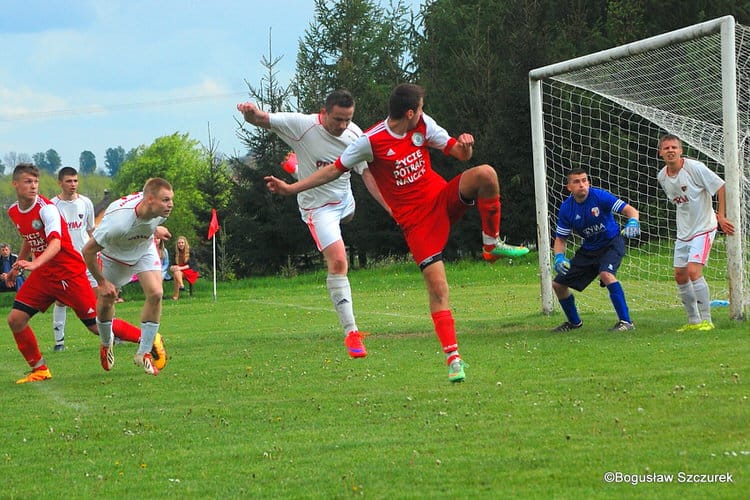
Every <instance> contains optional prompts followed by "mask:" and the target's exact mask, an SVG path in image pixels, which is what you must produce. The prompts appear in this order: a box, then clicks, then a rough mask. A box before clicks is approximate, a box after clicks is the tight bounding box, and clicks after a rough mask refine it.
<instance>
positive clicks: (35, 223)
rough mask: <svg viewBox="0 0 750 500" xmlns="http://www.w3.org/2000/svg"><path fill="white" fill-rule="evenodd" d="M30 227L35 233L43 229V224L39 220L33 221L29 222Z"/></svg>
mask: <svg viewBox="0 0 750 500" xmlns="http://www.w3.org/2000/svg"><path fill="white" fill-rule="evenodd" d="M31 227H33V228H34V229H36V230H37V231H39V230H40V229H41V228H43V227H44V224H42V221H41V220H39V219H34V220H33V221H31Z"/></svg>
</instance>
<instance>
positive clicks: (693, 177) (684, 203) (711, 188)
mask: <svg viewBox="0 0 750 500" xmlns="http://www.w3.org/2000/svg"><path fill="white" fill-rule="evenodd" d="M656 178H657V180H658V181H659V184H661V187H662V188H663V189H664V192H665V193H666V195H667V198H668V199H669V201H670V202H672V203H673V204H674V205H675V206H676V210H677V217H676V218H677V239H678V240H684V241H687V240H690V239H692V238H694V237H695V236H696V235H699V234H702V233H706V232H709V231H713V230H714V229H716V226H717V221H716V213H715V212H714V207H713V196H714V195H715V194H716V191H718V190H719V189H720V188H721V186H723V185H724V180H723V179H722V178H721V177H719V176H718V175H717V174H716V173H715V172H714V171H713V170H711V169H709V168H708V167H707V166H706V165H705V164H704V163H702V162H700V161H698V160H693V159H690V158H684V161H683V164H682V168H681V169H680V170H679V171H678V172H677V175H675V176H674V177H672V176H670V175H669V174H668V173H667V167H664V168H662V169H661V170H660V171H659V173H658V174H657V176H656Z"/></svg>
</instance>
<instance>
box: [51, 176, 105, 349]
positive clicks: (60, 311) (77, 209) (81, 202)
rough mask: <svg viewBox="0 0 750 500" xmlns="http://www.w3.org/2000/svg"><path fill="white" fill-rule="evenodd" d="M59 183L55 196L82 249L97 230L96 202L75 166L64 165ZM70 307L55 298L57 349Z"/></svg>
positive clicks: (72, 236) (76, 244)
mask: <svg viewBox="0 0 750 500" xmlns="http://www.w3.org/2000/svg"><path fill="white" fill-rule="evenodd" d="M57 184H58V186H60V194H58V195H57V196H55V197H54V198H52V200H50V201H52V203H54V204H55V205H56V206H57V208H58V210H60V213H61V214H62V216H63V218H64V219H65V222H66V223H67V224H68V232H69V233H70V239H71V240H72V241H73V247H75V249H76V250H78V252H80V251H81V249H82V248H83V245H84V244H85V243H86V242H87V241H88V240H89V238H90V237H91V233H92V232H93V231H94V204H93V203H92V202H91V200H90V199H89V198H87V197H86V196H84V195H82V194H80V193H79V192H78V172H77V171H76V169H74V168H73V167H63V168H61V169H60V171H59V172H58V173H57ZM86 276H87V277H88V279H89V283H91V286H92V287H96V281H95V280H94V277H93V276H91V273H89V272H88V271H87V272H86ZM67 310H68V308H67V307H66V306H65V304H63V303H62V302H60V301H58V302H55V307H54V309H53V310H52V331H53V334H54V337H55V346H54V348H53V349H54V351H55V352H60V351H64V350H65V322H66V319H67Z"/></svg>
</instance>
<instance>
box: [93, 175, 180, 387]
mask: <svg viewBox="0 0 750 500" xmlns="http://www.w3.org/2000/svg"><path fill="white" fill-rule="evenodd" d="M173 198H174V192H173V191H172V186H171V185H170V184H169V182H167V181H166V180H164V179H161V178H151V179H149V180H148V181H146V184H145V185H144V187H143V191H142V192H140V193H135V194H132V195H129V196H125V197H123V198H120V199H119V200H117V201H115V202H113V203H112V204H110V205H109V207H107V210H106V212H105V213H104V217H103V218H102V220H101V221H100V222H99V225H98V226H97V227H96V229H94V233H93V235H92V236H91V239H89V241H88V242H87V243H86V245H84V247H83V259H84V260H85V261H86V266H87V267H88V269H89V271H90V272H91V274H92V275H93V276H94V279H96V282H97V283H98V285H99V286H98V287H97V288H96V294H97V301H96V323H97V325H98V326H99V336H100V338H101V342H102V350H106V351H107V355H108V359H111V361H112V363H114V352H113V348H112V346H113V335H112V319H113V317H114V314H115V300H116V299H117V289H118V288H119V287H121V286H123V285H125V284H127V283H128V282H130V280H131V278H132V276H133V275H134V274H135V275H137V276H138V283H140V285H141V288H142V289H143V294H144V296H145V298H146V300H145V303H144V305H143V309H142V310H141V340H140V343H139V345H138V350H137V352H136V354H135V357H134V358H133V361H134V362H135V364H136V365H139V366H141V367H142V368H143V370H144V371H145V372H146V373H147V374H149V375H156V374H158V373H159V368H158V367H157V365H155V364H154V359H153V357H152V354H151V350H152V348H153V347H154V338H155V337H156V334H157V331H158V330H159V322H160V321H161V309H162V295H163V293H164V292H163V290H162V275H161V258H160V257H159V253H158V250H157V247H156V245H155V244H154V238H156V239H159V240H163V239H168V238H170V237H171V236H172V235H171V234H170V232H169V230H168V229H167V228H166V227H164V226H162V225H161V223H162V222H164V221H165V220H166V219H167V217H169V214H170V212H171V211H172V207H173ZM98 256H101V268H100V267H99V262H98ZM164 361H166V355H165V359H164Z"/></svg>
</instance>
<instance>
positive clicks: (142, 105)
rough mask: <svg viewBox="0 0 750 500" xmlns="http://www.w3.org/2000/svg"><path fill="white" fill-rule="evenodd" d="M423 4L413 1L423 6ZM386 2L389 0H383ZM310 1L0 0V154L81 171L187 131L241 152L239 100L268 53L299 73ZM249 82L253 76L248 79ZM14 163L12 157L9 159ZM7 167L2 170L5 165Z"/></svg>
mask: <svg viewBox="0 0 750 500" xmlns="http://www.w3.org/2000/svg"><path fill="white" fill-rule="evenodd" d="M420 3H421V2H420V1H418V0H414V1H409V2H406V4H407V5H411V6H412V9H414V10H415V11H416V10H418V8H419V7H418V6H419V5H420ZM381 4H382V5H384V6H385V5H388V3H387V0H384V1H382V2H381ZM313 7H314V5H313V1H312V0H251V1H247V0H245V1H242V0H235V1H230V0H203V1H199V0H160V1H158V2H154V1H144V0H127V1H120V0H0V159H3V160H5V157H6V154H8V153H9V152H15V153H18V154H21V153H25V154H28V155H29V156H32V155H33V154H35V153H38V152H46V151H47V150H48V149H54V150H55V151H57V153H58V154H59V155H60V157H61V159H62V165H63V166H72V167H75V168H78V166H79V157H80V154H81V152H82V151H85V150H88V151H91V152H93V153H94V155H95V156H96V159H97V165H98V166H99V167H100V168H103V167H104V161H105V152H106V150H107V149H108V148H115V147H117V146H122V148H123V149H124V150H125V151H126V152H127V151H129V150H130V149H132V148H134V147H137V146H140V145H150V144H151V143H153V142H154V140H155V139H156V138H158V137H162V136H166V135H171V134H173V133H175V132H179V133H188V134H189V135H190V137H191V138H192V139H195V140H197V141H199V142H201V143H202V144H204V145H208V142H209V130H210V136H211V138H212V139H213V140H214V143H215V144H216V146H217V149H218V150H219V151H220V152H222V153H224V154H227V155H234V154H244V153H245V148H244V146H243V144H242V143H241V142H240V140H239V139H238V138H237V134H236V130H237V124H236V122H235V118H240V115H239V113H238V112H237V110H236V107H235V106H236V104H237V103H238V102H242V101H245V100H248V99H249V98H250V97H249V93H248V86H247V83H250V84H251V85H253V86H254V87H258V86H260V83H261V78H262V77H264V76H266V74H267V70H266V68H264V67H263V65H262V62H261V60H262V58H263V57H264V56H265V57H266V58H268V57H269V38H270V43H271V51H272V55H273V58H274V59H276V58H281V60H280V62H279V64H278V65H277V68H276V69H277V70H278V75H277V78H278V80H279V82H280V83H281V84H282V85H285V84H288V83H289V81H290V80H291V78H292V77H293V75H294V69H295V64H296V53H297V47H298V45H299V40H300V39H301V38H302V37H303V36H304V32H305V30H306V29H308V28H309V26H310V22H311V21H312V19H313V15H314V8H313ZM246 82H247V83H246ZM13 166H14V165H6V167H7V168H12V167H13ZM6 173H7V172H6Z"/></svg>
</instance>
